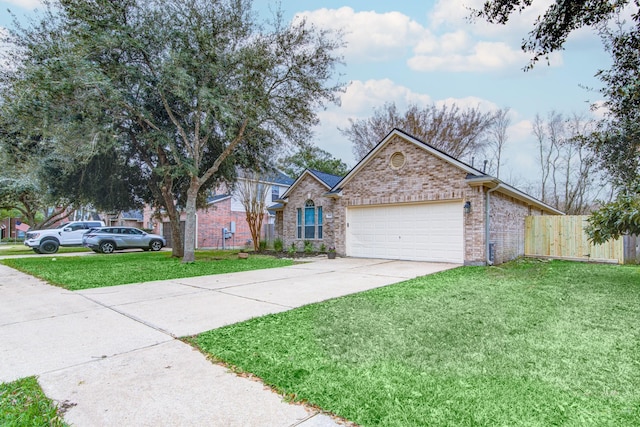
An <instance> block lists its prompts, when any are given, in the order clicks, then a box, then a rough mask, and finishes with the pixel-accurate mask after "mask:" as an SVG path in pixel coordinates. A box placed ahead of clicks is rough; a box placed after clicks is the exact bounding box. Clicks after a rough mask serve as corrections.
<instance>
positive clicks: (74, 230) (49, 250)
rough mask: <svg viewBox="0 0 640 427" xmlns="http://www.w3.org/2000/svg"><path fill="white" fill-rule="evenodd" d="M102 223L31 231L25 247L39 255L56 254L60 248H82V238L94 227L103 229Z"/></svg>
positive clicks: (76, 224) (83, 223)
mask: <svg viewBox="0 0 640 427" xmlns="http://www.w3.org/2000/svg"><path fill="white" fill-rule="evenodd" d="M103 226H104V222H102V221H72V222H65V223H63V224H61V225H59V226H58V227H56V228H49V229H46V230H29V231H28V232H27V236H26V237H25V240H24V244H25V246H28V247H30V248H31V249H33V251H34V252H35V253H37V254H54V253H56V252H58V247H60V246H82V236H83V235H84V233H86V232H87V231H89V230H90V229H91V228H94V227H103Z"/></svg>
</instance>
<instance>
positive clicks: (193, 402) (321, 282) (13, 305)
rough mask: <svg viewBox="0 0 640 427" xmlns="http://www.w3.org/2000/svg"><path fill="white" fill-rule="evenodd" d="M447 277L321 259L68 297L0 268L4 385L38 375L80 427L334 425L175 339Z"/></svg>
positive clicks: (431, 266) (398, 264) (413, 268)
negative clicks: (370, 291) (429, 277)
mask: <svg viewBox="0 0 640 427" xmlns="http://www.w3.org/2000/svg"><path fill="white" fill-rule="evenodd" d="M454 267H457V265H455V264H436V263H423V262H410V261H389V260H379V259H361V258H338V259H335V260H328V259H326V258H322V259H314V260H313V261H311V262H306V263H302V264H296V265H293V266H290V267H283V268H274V269H268V270H257V271H248V272H241V273H230V274H221V275H212V276H202V277H193V278H185V279H174V280H164V281H156V282H147V283H138V284H130V285H121V286H112V287H107V288H96V289H88V290H83V291H75V292H71V291H67V290H64V289H61V288H58V287H54V286H50V285H48V284H46V283H45V282H43V281H41V280H38V279H36V278H33V277H31V276H29V275H26V274H23V273H20V272H18V271H16V270H13V269H11V268H9V267H7V266H4V265H0V343H1V346H0V382H8V381H13V380H15V379H18V378H22V377H26V376H30V375H36V376H37V377H38V382H39V383H40V385H41V387H42V389H43V390H44V392H45V394H46V395H47V396H48V397H50V398H51V399H53V400H54V401H56V403H57V404H58V405H60V406H61V407H62V408H64V418H65V421H67V422H69V423H71V424H73V425H75V426H182V425H184V426H186V425H188V426H302V427H329V426H336V425H339V421H338V420H335V419H334V418H332V417H330V416H329V415H327V414H323V413H321V412H319V411H318V410H317V409H313V408H308V407H305V406H303V405H298V404H289V403H286V402H284V401H283V400H282V397H281V396H279V395H278V394H276V393H274V392H272V391H271V390H270V389H268V388H267V387H265V386H264V385H263V384H262V383H260V382H259V381H256V380H253V379H250V378H245V377H241V376H237V375H235V374H233V373H231V372H229V371H228V370H227V369H226V368H224V367H221V366H219V365H216V364H213V363H211V362H209V361H208V360H207V359H206V357H205V356H204V355H203V354H202V353H200V352H199V351H198V350H196V349H194V348H193V347H191V346H189V345H187V344H185V343H183V342H182V341H180V340H178V339H177V338H179V337H184V336H188V335H194V334H198V333H201V332H204V331H208V330H211V329H215V328H219V327H221V326H224V325H228V324H233V323H237V322H241V321H244V320H247V319H250V318H253V317H257V316H263V315H266V314H270V313H278V312H282V311H286V310H290V309H292V308H295V307H300V306H303V305H306V304H310V303H314V302H319V301H323V300H327V299H330V298H336V297H340V296H344V295H348V294H352V293H356V292H361V291H365V290H368V289H372V288H377V287H380V286H386V285H390V284H393V283H397V282H401V281H404V280H407V279H411V278H414V277H418V276H423V275H426V274H432V273H435V272H438V271H442V270H446V269H450V268H454Z"/></svg>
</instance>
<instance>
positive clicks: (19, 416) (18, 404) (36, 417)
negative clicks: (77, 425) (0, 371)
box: [0, 377, 67, 427]
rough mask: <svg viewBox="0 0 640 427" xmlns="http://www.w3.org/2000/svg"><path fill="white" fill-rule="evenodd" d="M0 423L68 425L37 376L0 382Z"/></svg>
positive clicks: (5, 424)
mask: <svg viewBox="0 0 640 427" xmlns="http://www.w3.org/2000/svg"><path fill="white" fill-rule="evenodd" d="M0 425H2V426H7V427H14V426H15V427H23V426H30V427H36V426H43V427H45V426H46V427H63V426H67V424H65V423H64V421H63V420H62V417H61V416H60V415H59V414H58V408H57V407H56V405H55V404H54V403H53V402H52V401H51V400H50V399H48V398H47V397H46V396H45V395H44V393H43V392H42V389H41V388H40V386H39V385H38V382H37V381H36V379H35V377H27V378H23V379H21V380H17V381H13V382H10V383H1V384H0Z"/></svg>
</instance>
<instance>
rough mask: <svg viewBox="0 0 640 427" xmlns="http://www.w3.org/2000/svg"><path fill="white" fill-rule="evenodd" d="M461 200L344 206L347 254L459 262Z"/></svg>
mask: <svg viewBox="0 0 640 427" xmlns="http://www.w3.org/2000/svg"><path fill="white" fill-rule="evenodd" d="M463 225H464V224H463V208H462V203H461V202H448V203H427V204H416V205H390V206H375V207H352V208H349V209H348V210H347V241H346V243H347V255H348V256H354V257H364V258H386V259H406V260H413V261H435V262H454V263H462V262H463V260H464V236H463Z"/></svg>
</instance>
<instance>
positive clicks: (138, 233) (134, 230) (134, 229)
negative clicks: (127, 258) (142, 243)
mask: <svg viewBox="0 0 640 427" xmlns="http://www.w3.org/2000/svg"><path fill="white" fill-rule="evenodd" d="M129 231H130V232H131V234H135V235H140V234H144V233H143V232H142V231H141V230H138V229H137V228H130V229H129Z"/></svg>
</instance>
